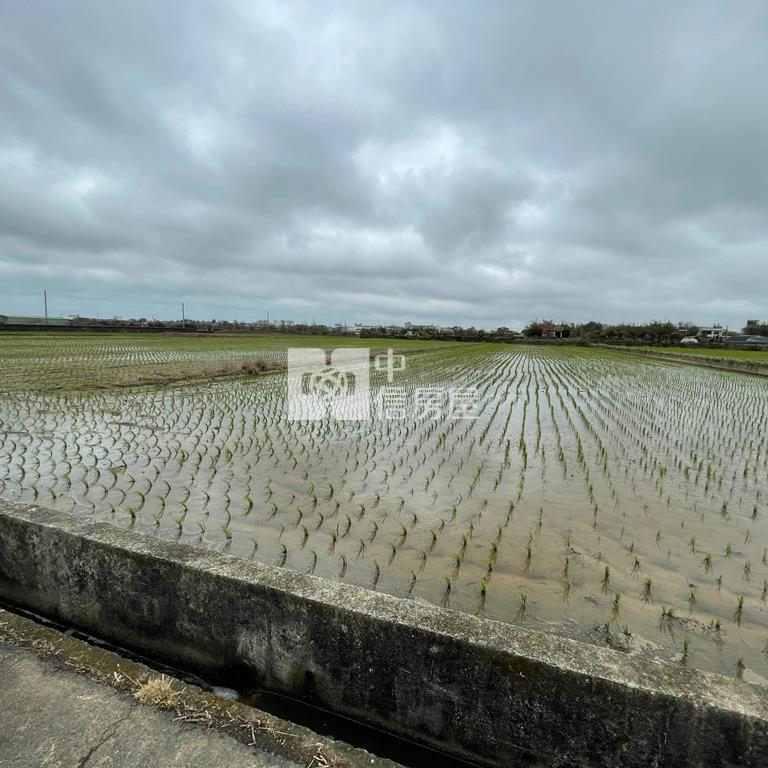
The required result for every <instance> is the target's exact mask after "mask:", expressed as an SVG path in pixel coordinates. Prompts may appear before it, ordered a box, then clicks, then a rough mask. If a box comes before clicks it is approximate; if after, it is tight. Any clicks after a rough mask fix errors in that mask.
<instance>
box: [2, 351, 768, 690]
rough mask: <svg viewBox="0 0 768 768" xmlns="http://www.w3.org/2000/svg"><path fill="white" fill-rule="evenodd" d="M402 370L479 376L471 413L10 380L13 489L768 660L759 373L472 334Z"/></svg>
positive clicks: (564, 619)
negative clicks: (393, 411)
mask: <svg viewBox="0 0 768 768" xmlns="http://www.w3.org/2000/svg"><path fill="white" fill-rule="evenodd" d="M271 354H272V353H271ZM371 377H372V381H373V384H374V388H375V389H378V388H380V387H382V386H384V385H385V384H386V380H385V376H384V375H383V374H382V372H380V371H377V370H375V369H372V371H371ZM0 383H1V382H0ZM397 384H398V386H401V387H402V388H403V390H404V392H405V394H406V396H407V397H408V398H412V397H415V396H416V393H417V390H422V389H424V388H429V387H443V388H445V389H446V390H448V389H450V388H462V387H465V388H467V387H474V388H476V390H477V397H478V400H477V418H475V419H454V418H449V415H448V413H447V412H446V411H445V410H442V411H441V412H439V413H437V412H436V411H428V412H426V413H425V414H423V415H419V414H415V413H414V412H413V411H412V410H410V409H409V410H408V412H407V413H406V417H405V418H402V419H401V418H390V419H382V418H374V419H373V420H371V421H369V422H330V421H318V422H306V423H296V422H290V421H288V419H287V416H286V414H287V408H286V402H285V377H284V375H270V376H264V377H261V378H258V379H254V380H249V381H228V382H221V383H216V384H210V385H206V386H195V387H191V386H187V387H177V388H171V389H165V390H155V391H140V392H139V391H130V392H124V393H114V392H109V393H105V394H88V395H86V394H80V395H41V394H32V393H29V392H19V391H17V390H16V389H14V388H7V389H6V391H5V394H2V395H0V434H2V438H3V441H2V448H1V449H0V493H2V494H3V495H4V496H6V497H9V498H14V499H18V500H22V501H27V502H35V503H38V504H44V505H48V506H51V507H54V508H57V509H62V510H66V511H73V512H76V513H78V514H86V515H91V516H95V517H97V518H99V519H105V520H110V521H112V522H114V523H115V524H118V525H121V526H124V527H129V528H133V529H134V530H137V531H141V532H143V533H146V534H148V535H153V536H159V537H163V538H168V539H178V540H180V541H183V542H186V543H189V544H193V545H198V546H205V547H210V548H215V549H217V550H220V551H223V552H227V553H229V554H230V555H234V556H236V557H242V558H253V559H256V560H258V561H260V562H263V563H267V564H273V565H280V566H284V567H287V568H292V569H295V570H298V571H303V572H309V573H314V574H315V575H317V576H322V577H325V578H331V579H341V580H344V581H347V582H350V583H354V584H358V585H360V586H363V587H368V588H375V589H378V590H382V591H385V592H388V593H391V594H394V595H399V596H403V597H410V598H412V599H421V600H426V601H429V602H432V603H436V604H442V605H445V606H447V607H450V608H452V609H455V610H460V611H467V612H471V613H478V614H481V615H484V616H487V617H490V618H494V619H499V620H501V621H506V622H515V621H517V622H525V624H526V625H527V626H531V627H535V628H539V629H547V630H551V631H555V632H558V633H562V634H566V635H570V636H574V637H578V638H580V639H584V640H588V641H590V642H594V643H599V644H604V643H607V644H609V645H611V646H613V647H617V648H621V649H624V650H628V651H631V652H634V653H642V654H644V655H647V656H649V657H651V658H653V657H658V658H664V659H667V660H673V659H676V660H677V661H680V662H683V661H685V662H687V663H689V664H691V665H694V666H699V667H702V668H706V669H711V670H714V671H718V672H721V673H724V674H729V675H734V674H736V673H737V668H738V669H739V671H740V670H741V667H740V666H739V665H740V664H743V665H744V667H745V668H746V673H745V676H746V677H749V678H751V679H758V681H759V678H757V677H756V676H761V675H763V674H766V675H768V667H766V659H765V658H764V656H763V653H764V650H765V647H766V641H768V632H767V631H766V630H767V629H768V621H767V620H766V605H765V600H766V597H768V586H767V585H766V583H765V579H766V577H768V567H767V566H766V550H765V547H766V546H768V540H767V537H766V532H767V530H768V506H767V505H766V498H765V496H766V491H767V490H768V482H767V478H768V447H767V446H766V439H767V436H768V382H766V381H764V380H761V379H758V378H752V377H747V376H741V375H736V374H727V373H721V372H717V371H711V370H699V369H695V368H691V367H676V366H670V365H665V364H656V363H652V362H647V361H639V360H637V359H625V358H623V357H621V356H618V355H612V354H607V353H602V352H601V353H598V352H592V351H585V350H562V349H551V348H545V349H540V348H525V347H511V348H510V347H501V346H492V345H484V346H482V345H467V346H466V347H463V348H461V347H460V348H458V349H457V348H450V349H438V350H436V351H429V352H425V353H423V354H420V355H416V356H413V357H410V358H409V360H408V366H407V367H406V370H405V371H402V372H400V373H399V378H398V379H397ZM435 416H436V418H433V417H435ZM617 595H618V596H617ZM742 597H743V600H742ZM740 606H741V607H740ZM686 638H689V640H686ZM739 659H741V661H739Z"/></svg>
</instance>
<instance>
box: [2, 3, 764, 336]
mask: <svg viewBox="0 0 768 768" xmlns="http://www.w3.org/2000/svg"><path fill="white" fill-rule="evenodd" d="M766 80H768V9H766V7H765V5H764V4H762V3H759V2H749V1H748V0H745V2H741V3H738V4H736V5H729V6H726V5H725V4H722V3H714V2H713V3H707V2H704V3H701V2H696V3H694V2H683V3H675V4H665V3H660V2H659V3H651V4H647V3H644V4H641V3H614V2H607V0H605V1H604V2H592V1H590V0H584V2H579V3H571V2H563V1H560V2H558V1H557V0H552V2H545V3H542V2H534V1H533V0H532V1H531V2H515V3H506V2H494V1H493V0H488V2H483V3H445V2H441V1H440V0H433V1H432V2H418V3H416V2H400V1H399V0H393V1H392V2H388V3H374V2H359V1H356V2H352V0H349V2H331V3H314V2H309V1H307V2H292V3H283V2H260V3H250V2H201V3H161V4H159V5H158V4H157V3H149V2H132V3H122V2H120V3H108V4H105V3H99V2H95V1H88V2H86V0H78V1H76V2H71V3H57V2H53V0H51V1H50V2H37V3H28V4H24V3H13V2H8V3H3V4H1V5H0V303H1V304H2V306H0V312H8V313H31V312H34V311H35V309H36V307H37V303H39V302H38V297H39V294H40V292H41V290H42V288H43V287H47V288H48V289H49V293H50V295H51V306H52V310H53V311H55V312H58V313H61V314H68V313H76V312H79V313H81V314H91V313H92V314H96V313H99V314H106V315H112V314H121V315H123V316H140V315H145V316H158V317H168V316H175V315H176V314H177V309H176V307H177V305H178V304H179V303H180V302H181V301H186V303H187V305H188V307H189V308H190V312H191V314H192V315H194V316H197V317H210V316H217V317H228V318H232V317H237V318H241V319H254V318H257V317H259V316H263V315H264V314H265V313H266V311H267V310H269V311H270V312H271V314H272V316H273V317H275V316H286V317H291V318H293V319H296V320H302V319H308V318H310V317H311V316H312V315H314V316H316V317H317V318H318V319H320V320H327V321H336V320H342V319H345V320H347V321H348V322H351V321H355V320H362V321H390V320H391V321H396V322H402V321H404V320H412V321H435V322H439V323H450V324H453V323H461V324H465V325H469V324H474V325H485V326H486V327H488V326H496V325H499V324H503V325H512V326H515V325H520V324H522V323H524V322H526V321H527V320H529V319H531V318H533V317H541V316H553V317H555V318H556V319H560V318H568V319H589V318H599V319H604V320H609V321H610V320H615V321H618V320H643V319H648V318H652V317H654V318H663V317H668V318H670V319H673V320H676V319H681V320H682V319H692V320H697V321H700V322H713V321H721V322H724V323H728V324H730V325H731V326H732V327H736V326H740V325H741V324H742V323H743V321H744V320H745V319H746V317H747V316H755V317H760V318H766V319H768V300H766V295H767V292H766V289H765V286H766V280H765V274H766V273H765V267H766V254H767V253H768V231H767V227H766V221H768V217H767V216H766V210H767V209H768V132H766V125H768V102H767V101H766V100H765V98H764V97H763V96H762V91H763V85H762V84H763V83H764V82H765V81H766Z"/></svg>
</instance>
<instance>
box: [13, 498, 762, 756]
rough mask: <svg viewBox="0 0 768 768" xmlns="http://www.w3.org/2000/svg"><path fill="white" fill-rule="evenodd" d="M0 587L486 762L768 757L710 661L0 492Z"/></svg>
mask: <svg viewBox="0 0 768 768" xmlns="http://www.w3.org/2000/svg"><path fill="white" fill-rule="evenodd" d="M0 596H2V597H3V598H5V599H6V600H11V601H14V602H16V603H19V604H22V605H25V606H27V607H29V608H33V609H35V610H37V611H40V612H42V613H45V614H47V615H49V616H52V617H55V618H57V619H59V620H60V621H62V622H66V623H69V624H72V625H75V626H78V627H80V628H83V629H86V630H89V631H91V632H93V633H94V634H97V635H100V636H102V637H105V638H108V639H110V640H112V641H114V642H117V643H121V644H123V645H126V646H128V647H132V648H134V649H136V650H139V651H142V652H144V653H147V654H149V655H153V656H157V657H162V658H166V659H167V660H169V661H172V662H175V663H177V664H180V665H187V666H194V667H196V668H197V669H198V670H200V671H207V672H209V673H210V672H211V671H216V672H217V673H219V674H221V675H223V676H225V677H227V678H228V679H229V680H230V682H232V683H233V684H234V685H235V687H238V688H239V689H241V690H242V689H247V687H248V686H249V685H251V684H253V685H260V684H263V685H267V686H269V687H271V688H274V689H277V690H280V691H285V692H288V693H291V694H293V695H307V696H311V697H312V698H313V699H314V700H315V701H316V702H318V703H320V704H322V705H324V706H326V707H328V708H331V709H334V710H336V711H338V712H342V713H347V714H349V715H351V716H353V717H357V718H360V719H365V720H367V721H368V722H371V723H374V724H378V725H381V726H383V727H385V728H388V729H389V730H391V731H394V732H397V733H400V734H402V735H405V736H409V737H411V738H415V739H418V740H421V741H425V742H431V743H433V744H437V745H439V746H440V748H442V749H444V750H448V751H451V752H453V753H454V754H457V755H464V756H472V757H474V758H475V759H477V760H479V761H481V762H483V763H485V764H488V765H505V766H507V765H508V766H513V765H514V766H518V765H520V766H522V765H539V766H547V767H548V768H549V767H554V766H575V767H578V766H606V767H607V766H611V768H614V767H615V766H638V767H640V766H642V768H647V767H648V766H657V767H660V766H674V767H675V768H680V767H681V766H707V768H714V767H715V766H768V692H766V691H765V690H764V689H763V688H760V687H757V686H753V685H750V684H747V683H743V682H739V681H736V680H733V679H729V678H725V677H721V676H719V675H711V674H705V673H702V672H697V671H695V670H689V669H686V668H683V667H673V666H670V665H664V664H661V663H659V664H655V663H649V662H641V661H639V660H636V659H632V658H628V657H626V656H624V655H622V654H620V653H618V652H615V651H611V650H607V649H602V648H597V647H592V646H586V645H581V644H579V643H576V642H574V641H570V640H566V639H562V638H558V637H555V636H550V635H547V634H544V633H540V632H534V631H529V630H524V629H521V628H518V627H515V626H510V625H507V624H502V623H499V622H493V621H488V620H484V619H480V618H476V617H473V616H469V615H466V614H461V613H455V612H452V611H448V610H444V609H441V608H437V607H433V606H430V605H424V604H422V603H418V602H415V601H406V600H400V599H398V598H394V597H390V596H387V595H383V594H379V593H375V592H371V591H368V590H364V589H360V588H357V587H353V586H349V585H344V584H336V583H332V582H328V581H324V580H322V579H318V578H315V577H311V576H306V575H302V574H298V573H294V572H291V571H287V570H283V569H279V568H272V567H267V566H261V565H258V564H255V563H251V562H246V561H242V560H238V559H235V558H231V557H228V556H226V555H222V554H219V553H215V552H208V551H205V550H202V549H197V548H193V547H189V546H185V545H181V544H175V543H172V542H164V541H159V540H155V539H153V538H150V537H147V536H143V535H139V534H135V533H132V532H130V531H125V530H121V529H118V528H115V527H113V526H111V525H109V524H106V523H96V522H92V521H89V520H87V519H83V518H78V517H75V516H72V515H69V514H65V513H59V512H52V511H50V510H46V509H42V508H36V507H31V506H24V505H17V504H13V503H9V502H3V501H0Z"/></svg>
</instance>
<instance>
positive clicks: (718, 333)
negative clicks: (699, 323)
mask: <svg viewBox="0 0 768 768" xmlns="http://www.w3.org/2000/svg"><path fill="white" fill-rule="evenodd" d="M727 333H728V332H727V330H726V329H725V328H723V326H722V325H713V326H711V327H710V328H699V332H698V333H697V334H696V337H697V338H698V339H699V340H700V341H701V340H704V341H717V340H719V339H724V338H725V337H726V335H727Z"/></svg>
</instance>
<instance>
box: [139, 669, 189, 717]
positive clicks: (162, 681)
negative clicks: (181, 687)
mask: <svg viewBox="0 0 768 768" xmlns="http://www.w3.org/2000/svg"><path fill="white" fill-rule="evenodd" d="M133 695H134V696H135V697H136V698H137V699H138V700H139V701H140V702H141V703H142V704H147V705H149V706H151V707H160V708H162V709H173V708H174V707H175V706H176V701H177V699H178V698H179V693H178V692H177V691H174V690H173V684H172V682H171V678H170V677H166V676H165V675H159V676H155V677H150V678H149V679H148V680H147V681H146V682H145V683H142V685H141V686H140V687H139V689H138V690H137V691H136V692H135V693H134V694H133Z"/></svg>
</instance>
